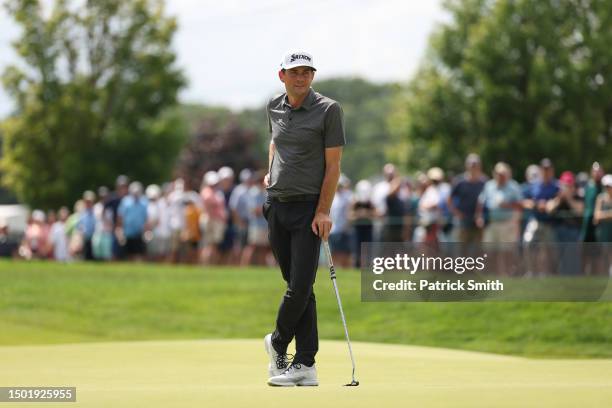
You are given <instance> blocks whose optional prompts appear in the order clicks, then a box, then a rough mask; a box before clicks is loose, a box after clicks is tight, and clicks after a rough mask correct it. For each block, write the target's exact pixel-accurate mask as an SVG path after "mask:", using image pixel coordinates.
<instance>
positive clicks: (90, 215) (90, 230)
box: [77, 190, 96, 261]
mask: <svg viewBox="0 0 612 408" xmlns="http://www.w3.org/2000/svg"><path fill="white" fill-rule="evenodd" d="M95 201H96V194H95V193H94V192H93V191H89V190H88V191H85V193H83V203H84V208H83V210H82V211H81V214H80V217H79V223H78V226H77V228H78V230H79V231H80V233H81V236H82V237H83V257H84V259H85V260H86V261H93V260H94V259H95V258H94V254H93V242H92V239H93V235H94V232H95V231H96V216H95V214H94V210H93V206H94V203H95Z"/></svg>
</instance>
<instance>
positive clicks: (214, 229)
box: [200, 171, 228, 264]
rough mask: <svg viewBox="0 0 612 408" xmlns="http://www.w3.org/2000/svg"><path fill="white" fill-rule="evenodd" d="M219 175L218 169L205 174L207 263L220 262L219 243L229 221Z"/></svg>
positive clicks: (203, 190)
mask: <svg viewBox="0 0 612 408" xmlns="http://www.w3.org/2000/svg"><path fill="white" fill-rule="evenodd" d="M219 181H220V179H219V175H218V174H217V172H216V171H209V172H207V173H206V174H205V175H204V183H203V188H202V191H201V192H200V194H201V196H202V202H203V203H204V249H203V250H202V259H203V260H204V263H206V264H216V263H218V262H219V249H218V245H219V244H221V243H222V242H223V238H224V236H225V227H226V222H227V218H228V217H227V212H226V209H225V198H224V196H223V193H222V192H221V191H219V190H218V189H217V187H218V185H219Z"/></svg>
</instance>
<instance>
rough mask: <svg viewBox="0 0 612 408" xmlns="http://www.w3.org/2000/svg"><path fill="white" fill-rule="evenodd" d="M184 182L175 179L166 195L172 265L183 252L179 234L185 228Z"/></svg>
mask: <svg viewBox="0 0 612 408" xmlns="http://www.w3.org/2000/svg"><path fill="white" fill-rule="evenodd" d="M186 196H187V192H185V181H184V180H183V179H182V178H177V179H176V180H174V182H173V183H172V190H171V191H170V192H169V194H168V222H169V227H170V256H169V259H170V261H171V262H173V263H178V262H179V261H180V255H181V253H182V252H184V251H183V248H182V242H181V234H182V231H183V229H184V228H185V211H184V208H183V207H184V205H185V197H186Z"/></svg>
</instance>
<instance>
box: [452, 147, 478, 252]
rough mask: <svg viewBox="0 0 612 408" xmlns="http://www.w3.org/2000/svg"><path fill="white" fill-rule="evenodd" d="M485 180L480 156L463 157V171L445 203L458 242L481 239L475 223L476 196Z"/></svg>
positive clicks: (472, 241)
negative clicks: (451, 215)
mask: <svg viewBox="0 0 612 408" xmlns="http://www.w3.org/2000/svg"><path fill="white" fill-rule="evenodd" d="M486 181H487V179H486V177H485V176H484V174H482V166H481V162H480V157H479V156H478V155H477V154H475V153H470V154H469V155H468V156H467V158H466V159H465V173H464V174H463V175H462V176H459V179H458V181H457V182H456V183H455V184H454V186H453V188H452V190H451V193H450V196H449V197H448V199H447V205H448V208H449V210H450V211H451V213H452V214H453V218H454V219H453V226H454V227H455V228H456V229H455V231H456V239H457V240H458V241H459V242H467V243H475V242H481V241H482V229H481V228H479V227H478V226H477V225H476V206H477V204H478V197H479V196H480V193H481V192H482V189H483V188H484V185H485V182H486Z"/></svg>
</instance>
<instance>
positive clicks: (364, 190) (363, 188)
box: [355, 180, 372, 201]
mask: <svg viewBox="0 0 612 408" xmlns="http://www.w3.org/2000/svg"><path fill="white" fill-rule="evenodd" d="M355 196H356V198H357V201H368V200H370V197H371V196H372V183H370V182H369V181H368V180H360V181H359V182H358V183H357V185H356V186H355Z"/></svg>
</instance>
